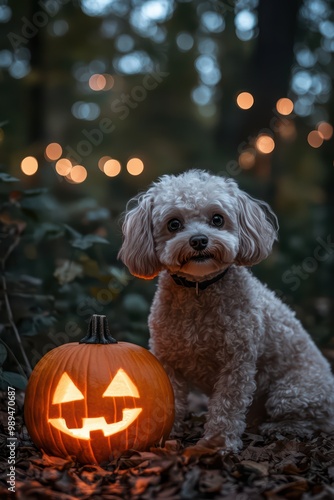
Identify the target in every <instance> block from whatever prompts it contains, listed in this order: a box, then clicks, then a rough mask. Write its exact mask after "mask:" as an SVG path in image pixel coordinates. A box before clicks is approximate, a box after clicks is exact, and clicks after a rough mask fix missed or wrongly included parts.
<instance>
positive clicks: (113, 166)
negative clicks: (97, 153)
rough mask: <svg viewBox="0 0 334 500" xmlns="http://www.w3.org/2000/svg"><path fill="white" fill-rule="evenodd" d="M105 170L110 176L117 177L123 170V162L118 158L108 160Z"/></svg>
mask: <svg viewBox="0 0 334 500" xmlns="http://www.w3.org/2000/svg"><path fill="white" fill-rule="evenodd" d="M103 171H104V173H105V174H106V175H107V176H108V177H116V175H118V174H119V173H120V171H121V164H120V162H119V161H117V160H113V159H110V160H107V161H106V162H105V164H104V167H103Z"/></svg>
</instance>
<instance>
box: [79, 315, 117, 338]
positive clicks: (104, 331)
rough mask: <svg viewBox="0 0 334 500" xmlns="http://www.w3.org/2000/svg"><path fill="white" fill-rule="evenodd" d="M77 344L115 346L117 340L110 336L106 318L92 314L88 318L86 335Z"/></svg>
mask: <svg viewBox="0 0 334 500" xmlns="http://www.w3.org/2000/svg"><path fill="white" fill-rule="evenodd" d="M79 343H80V344H117V340H116V339H114V338H113V337H112V336H111V333H110V330H109V325H108V321H107V317H106V316H102V315H100V314H93V316H92V317H91V318H90V322H89V326H88V332H87V335H86V337H84V338H83V339H81V340H80V342H79Z"/></svg>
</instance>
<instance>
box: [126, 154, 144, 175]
mask: <svg viewBox="0 0 334 500" xmlns="http://www.w3.org/2000/svg"><path fill="white" fill-rule="evenodd" d="M126 169H127V171H128V172H129V174H130V175H139V174H141V173H142V172H143V170H144V163H143V162H142V160H140V158H131V159H130V160H129V161H128V162H127V164H126Z"/></svg>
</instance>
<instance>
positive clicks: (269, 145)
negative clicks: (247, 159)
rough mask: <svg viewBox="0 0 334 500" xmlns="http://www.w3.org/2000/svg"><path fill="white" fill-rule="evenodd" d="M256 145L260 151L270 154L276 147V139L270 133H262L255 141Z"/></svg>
mask: <svg viewBox="0 0 334 500" xmlns="http://www.w3.org/2000/svg"><path fill="white" fill-rule="evenodd" d="M255 147H256V149H257V150H258V151H259V152H260V153H263V154H269V153H272V152H273V151H274V149H275V141H274V139H273V138H272V137H270V135H267V134H261V135H259V136H258V137H257V139H256V141H255Z"/></svg>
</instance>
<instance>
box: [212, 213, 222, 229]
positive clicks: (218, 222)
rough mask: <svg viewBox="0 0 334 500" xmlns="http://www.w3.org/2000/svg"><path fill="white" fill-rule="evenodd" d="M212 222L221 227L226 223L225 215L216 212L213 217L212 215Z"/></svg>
mask: <svg viewBox="0 0 334 500" xmlns="http://www.w3.org/2000/svg"><path fill="white" fill-rule="evenodd" d="M211 222H212V224H213V225H214V226H216V227H221V226H223V225H224V217H223V216H222V215H219V214H215V215H214V216H213V217H212V221H211Z"/></svg>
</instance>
